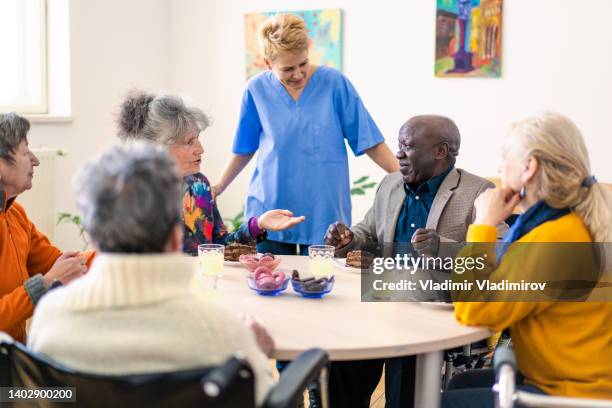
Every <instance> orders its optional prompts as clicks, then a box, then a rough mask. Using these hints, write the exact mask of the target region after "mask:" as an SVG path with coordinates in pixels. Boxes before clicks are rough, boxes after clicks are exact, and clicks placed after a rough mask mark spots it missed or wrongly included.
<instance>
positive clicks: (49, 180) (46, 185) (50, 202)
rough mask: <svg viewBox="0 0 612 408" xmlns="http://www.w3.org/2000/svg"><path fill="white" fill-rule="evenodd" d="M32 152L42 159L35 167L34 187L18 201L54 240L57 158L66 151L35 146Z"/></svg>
mask: <svg viewBox="0 0 612 408" xmlns="http://www.w3.org/2000/svg"><path fill="white" fill-rule="evenodd" d="M32 152H33V153H34V154H35V155H36V157H38V160H40V166H38V167H35V168H34V179H33V180H32V189H30V190H28V191H26V192H24V193H22V194H20V195H19V196H18V197H17V201H18V202H19V203H20V204H21V205H22V206H23V207H24V208H25V210H26V212H27V214H28V217H30V220H32V222H33V223H34V225H36V228H38V230H39V231H41V232H42V233H43V234H45V235H46V236H47V237H48V238H49V239H50V240H51V241H53V233H54V229H55V222H56V214H55V185H56V182H57V181H56V178H55V173H56V166H57V160H58V159H59V158H60V156H62V155H64V154H65V152H64V151H63V150H60V149H53V148H45V147H40V148H33V149H32Z"/></svg>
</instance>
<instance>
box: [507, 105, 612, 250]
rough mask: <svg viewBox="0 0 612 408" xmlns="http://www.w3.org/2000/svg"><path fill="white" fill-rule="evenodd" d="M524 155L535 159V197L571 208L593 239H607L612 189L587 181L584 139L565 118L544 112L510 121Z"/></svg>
mask: <svg viewBox="0 0 612 408" xmlns="http://www.w3.org/2000/svg"><path fill="white" fill-rule="evenodd" d="M510 135H511V136H515V137H517V141H518V142H519V144H520V148H521V149H522V152H523V155H524V157H525V158H528V157H533V158H535V159H537V161H538V164H539V171H538V172H537V174H536V178H535V185H536V191H535V196H536V197H538V198H539V199H543V200H544V201H546V203H547V204H548V205H550V206H551V207H553V208H571V209H572V210H573V211H574V212H576V213H577V214H578V215H579V216H580V217H581V218H582V220H583V222H584V224H585V225H586V227H587V228H588V230H589V232H590V233H591V236H592V237H593V240H594V241H595V242H611V241H612V233H611V231H612V229H611V228H610V222H611V221H612V220H611V219H610V206H611V205H612V192H611V191H610V189H609V188H608V187H607V186H605V185H602V184H600V183H591V182H590V181H592V180H589V177H591V175H592V174H591V164H590V160H589V154H588V151H587V148H586V145H585V143H584V138H583V137H582V134H581V133H580V130H578V127H576V125H575V124H574V123H573V122H572V121H571V120H570V119H569V118H567V117H565V116H563V115H560V114H557V113H550V112H547V113H544V114H542V115H539V116H534V117H530V118H527V119H524V120H521V121H519V122H516V123H514V124H513V125H512V126H511V128H510Z"/></svg>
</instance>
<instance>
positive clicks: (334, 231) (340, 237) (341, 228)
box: [324, 222, 353, 249]
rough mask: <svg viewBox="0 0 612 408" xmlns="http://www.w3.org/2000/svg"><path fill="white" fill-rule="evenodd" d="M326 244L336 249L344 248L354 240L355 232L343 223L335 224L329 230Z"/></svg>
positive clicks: (326, 234) (326, 235)
mask: <svg viewBox="0 0 612 408" xmlns="http://www.w3.org/2000/svg"><path fill="white" fill-rule="evenodd" d="M324 239H325V243H326V244H327V245H331V246H333V247H334V248H336V249H340V248H344V247H345V246H347V245H348V244H350V243H351V241H352V240H353V231H351V230H350V229H349V227H347V226H346V225H344V224H343V223H341V222H335V223H333V224H331V225H330V226H329V228H327V232H326V233H325V237H324Z"/></svg>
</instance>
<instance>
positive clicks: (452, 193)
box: [325, 115, 507, 407]
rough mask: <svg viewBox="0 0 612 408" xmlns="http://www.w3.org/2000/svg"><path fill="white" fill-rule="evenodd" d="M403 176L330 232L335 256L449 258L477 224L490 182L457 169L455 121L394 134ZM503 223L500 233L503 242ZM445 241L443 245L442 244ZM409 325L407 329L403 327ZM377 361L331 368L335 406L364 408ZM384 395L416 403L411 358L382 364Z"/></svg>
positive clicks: (416, 120)
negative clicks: (355, 219)
mask: <svg viewBox="0 0 612 408" xmlns="http://www.w3.org/2000/svg"><path fill="white" fill-rule="evenodd" d="M398 139H399V151H398V152H397V155H396V157H397V159H398V160H399V162H400V172H398V173H391V174H389V175H387V176H386V177H385V178H384V179H383V181H382V182H381V183H380V185H379V187H378V190H377V192H376V197H375V199H374V205H373V206H372V207H371V208H370V209H369V211H368V212H367V214H366V216H365V218H364V219H363V221H361V222H360V223H359V224H357V225H355V226H353V227H352V228H350V229H349V228H348V227H347V226H346V225H344V224H343V223H340V222H337V223H334V224H332V225H330V226H329V228H328V230H327V232H326V234H325V241H326V243H327V244H328V245H333V246H334V247H336V256H344V255H345V254H346V253H347V252H349V251H352V250H356V249H361V248H364V247H365V248H370V247H371V246H378V249H379V250H380V251H381V252H382V254H383V255H384V256H393V255H395V254H394V252H401V251H402V246H401V245H398V244H404V245H403V249H404V250H406V249H407V248H408V243H410V244H411V246H412V247H413V248H414V249H416V250H417V251H418V252H419V253H424V254H427V255H429V256H438V257H446V256H454V255H455V253H456V251H457V250H458V247H457V245H444V243H451V242H455V243H457V242H463V241H465V237H466V234H467V229H468V226H469V225H470V224H471V223H472V221H473V220H474V219H475V217H476V214H475V208H474V201H475V200H476V198H477V197H478V196H479V195H480V194H481V193H482V192H483V191H484V190H486V189H487V188H492V187H494V185H493V183H491V182H490V181H488V180H486V179H483V178H481V177H478V176H476V175H474V174H471V173H469V172H467V171H465V170H463V169H458V168H455V161H456V158H457V155H458V154H459V147H460V144H461V137H460V134H459V129H458V128H457V126H456V125H455V123H454V122H453V121H452V120H451V119H449V118H446V117H443V116H437V115H422V116H415V117H413V118H411V119H410V120H408V121H407V122H406V123H405V124H404V125H403V126H402V127H401V129H400V132H399V138H398ZM506 229H507V226H506V225H505V224H503V225H500V226H499V227H498V230H499V236H500V237H501V236H502V235H503V233H504V232H505V231H506ZM440 243H442V245H440ZM407 324H409V323H408V322H407ZM382 363H383V362H382V360H369V361H352V362H342V363H334V364H332V370H331V377H330V399H331V402H332V406H340V407H342V406H347V407H348V406H350V407H360V406H364V407H365V406H368V405H367V404H368V403H369V400H370V395H371V393H372V391H373V390H374V388H375V387H376V384H377V383H378V380H379V378H380V373H381V370H382ZM385 364H386V371H385V390H386V403H387V404H386V406H387V407H410V406H413V400H414V372H415V366H416V359H415V358H414V356H412V357H406V358H394V359H387V360H386V362H385Z"/></svg>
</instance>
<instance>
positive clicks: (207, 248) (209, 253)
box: [198, 244, 225, 289]
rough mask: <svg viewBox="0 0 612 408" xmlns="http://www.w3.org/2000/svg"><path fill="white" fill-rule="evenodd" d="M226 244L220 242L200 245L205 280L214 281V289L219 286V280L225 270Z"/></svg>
mask: <svg viewBox="0 0 612 408" xmlns="http://www.w3.org/2000/svg"><path fill="white" fill-rule="evenodd" d="M224 253H225V246H224V245H219V244H201V245H198V258H199V261H200V270H201V271H202V275H204V279H205V281H210V282H211V283H212V285H211V286H212V289H216V288H217V280H218V278H219V276H221V272H223V255H224Z"/></svg>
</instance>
